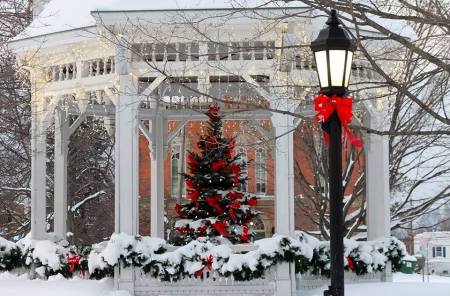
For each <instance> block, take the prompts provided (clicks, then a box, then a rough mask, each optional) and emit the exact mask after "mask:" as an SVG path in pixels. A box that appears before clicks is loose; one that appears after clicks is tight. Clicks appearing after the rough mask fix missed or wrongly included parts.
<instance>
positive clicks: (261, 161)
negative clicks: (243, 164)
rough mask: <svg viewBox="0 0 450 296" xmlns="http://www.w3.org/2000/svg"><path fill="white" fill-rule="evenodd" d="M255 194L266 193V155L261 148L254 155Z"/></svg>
mask: <svg viewBox="0 0 450 296" xmlns="http://www.w3.org/2000/svg"><path fill="white" fill-rule="evenodd" d="M255 175H256V193H266V154H265V152H264V150H263V149H262V148H258V149H256V155H255Z"/></svg>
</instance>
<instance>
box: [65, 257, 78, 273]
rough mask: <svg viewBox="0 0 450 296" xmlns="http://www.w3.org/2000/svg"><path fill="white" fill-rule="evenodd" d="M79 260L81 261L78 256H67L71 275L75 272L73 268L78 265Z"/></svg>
mask: <svg viewBox="0 0 450 296" xmlns="http://www.w3.org/2000/svg"><path fill="white" fill-rule="evenodd" d="M80 260H81V256H80V255H75V256H70V255H67V261H68V262H69V265H70V272H71V273H73V272H74V271H75V266H76V265H78V264H80Z"/></svg>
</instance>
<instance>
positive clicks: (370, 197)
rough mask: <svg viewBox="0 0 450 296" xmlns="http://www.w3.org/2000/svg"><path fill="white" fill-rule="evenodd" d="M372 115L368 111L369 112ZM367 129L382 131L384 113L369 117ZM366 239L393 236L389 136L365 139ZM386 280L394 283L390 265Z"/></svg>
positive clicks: (385, 272) (369, 115) (370, 136)
mask: <svg viewBox="0 0 450 296" xmlns="http://www.w3.org/2000/svg"><path fill="white" fill-rule="evenodd" d="M367 113H369V112H367ZM366 116H367V117H366V126H368V127H370V128H373V129H382V121H383V117H382V115H381V114H373V113H372V114H367V115H366ZM364 146H365V158H366V199H367V239H368V240H374V239H377V238H380V237H389V236H390V232H391V230H390V189H389V144H388V137H387V136H380V135H375V134H367V136H366V139H365V143H364ZM382 280H383V281H392V269H391V266H390V264H388V266H387V267H386V269H385V271H384V273H383V277H382Z"/></svg>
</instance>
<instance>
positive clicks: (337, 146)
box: [311, 10, 360, 296]
mask: <svg viewBox="0 0 450 296" xmlns="http://www.w3.org/2000/svg"><path fill="white" fill-rule="evenodd" d="M326 24H327V25H328V26H327V27H326V28H325V29H323V30H322V31H320V33H319V36H318V37H317V39H316V40H314V41H313V42H312V43H311V50H312V51H313V52H314V57H315V59H316V68H317V74H318V76H319V83H320V93H321V94H322V95H321V96H319V97H317V98H316V99H315V100H314V108H315V110H316V111H318V115H317V116H316V118H317V119H318V120H319V121H320V122H321V123H322V129H323V130H324V132H325V133H326V135H327V139H328V141H329V147H328V177H329V181H328V182H329V190H330V192H329V196H330V257H331V258H330V259H331V269H330V278H331V285H330V287H329V289H328V290H326V291H325V292H324V295H325V296H344V233H343V232H344V231H343V230H344V214H343V194H344V193H343V188H342V126H344V127H345V129H346V132H347V134H348V135H351V133H350V132H349V131H348V128H347V124H348V122H349V121H351V116H352V112H351V104H352V103H351V99H350V98H342V97H343V96H345V95H346V94H347V88H348V83H349V80H350V72H351V69H352V59H353V53H354V52H355V50H356V43H355V42H354V41H353V40H352V39H350V37H349V35H348V33H347V32H346V31H345V30H344V29H343V28H342V27H341V26H340V24H339V20H338V18H337V15H336V10H332V11H331V14H330V17H329V19H328V21H327V23H326ZM358 141H359V140H358ZM358 141H356V140H352V142H354V144H355V146H356V145H358V146H359V145H360V143H358Z"/></svg>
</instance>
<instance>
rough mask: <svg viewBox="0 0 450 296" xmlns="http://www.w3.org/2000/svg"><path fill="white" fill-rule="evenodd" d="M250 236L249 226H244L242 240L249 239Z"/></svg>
mask: <svg viewBox="0 0 450 296" xmlns="http://www.w3.org/2000/svg"><path fill="white" fill-rule="evenodd" d="M249 240H250V237H249V236H248V227H247V226H243V227H242V235H241V241H244V242H246V241H249Z"/></svg>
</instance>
